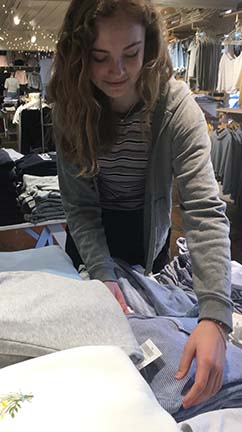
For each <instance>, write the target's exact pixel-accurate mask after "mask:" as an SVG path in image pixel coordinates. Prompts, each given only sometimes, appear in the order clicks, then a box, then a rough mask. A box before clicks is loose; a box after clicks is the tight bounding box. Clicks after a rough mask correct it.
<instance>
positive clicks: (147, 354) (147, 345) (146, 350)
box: [137, 339, 162, 370]
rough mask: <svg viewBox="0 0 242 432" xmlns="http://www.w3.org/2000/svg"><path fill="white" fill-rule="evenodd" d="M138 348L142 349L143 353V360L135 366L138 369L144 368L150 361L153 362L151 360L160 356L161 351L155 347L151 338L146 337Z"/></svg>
mask: <svg viewBox="0 0 242 432" xmlns="http://www.w3.org/2000/svg"><path fill="white" fill-rule="evenodd" d="M140 348H141V349H142V351H143V354H144V360H143V361H142V362H141V363H139V364H138V365H137V368H138V369H139V370H141V369H143V368H145V367H146V366H148V365H149V364H150V363H153V361H155V360H157V359H158V358H159V357H161V356H162V352H161V351H160V350H159V349H158V348H157V346H156V345H155V344H154V343H153V342H152V340H151V339H147V341H145V342H144V343H143V344H142V345H141V346H140Z"/></svg>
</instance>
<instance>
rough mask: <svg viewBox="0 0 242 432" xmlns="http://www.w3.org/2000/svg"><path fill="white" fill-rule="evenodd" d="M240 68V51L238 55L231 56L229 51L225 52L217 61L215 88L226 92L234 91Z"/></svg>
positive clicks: (241, 66)
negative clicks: (216, 83)
mask: <svg viewBox="0 0 242 432" xmlns="http://www.w3.org/2000/svg"><path fill="white" fill-rule="evenodd" d="M241 70H242V53H241V54H240V55H239V56H238V57H232V56H231V55H230V53H229V52H225V53H224V54H223V55H222V57H221V60H220V63H219V72H218V85H217V90H218V91H220V92H223V91H225V92H226V93H234V92H236V89H237V85H238V80H239V77H240V73H241Z"/></svg>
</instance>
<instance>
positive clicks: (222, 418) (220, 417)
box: [180, 408, 242, 432]
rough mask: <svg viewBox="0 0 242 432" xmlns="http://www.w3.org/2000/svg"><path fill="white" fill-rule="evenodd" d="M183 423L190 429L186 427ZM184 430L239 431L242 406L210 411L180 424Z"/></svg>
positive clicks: (241, 429) (209, 431)
mask: <svg viewBox="0 0 242 432" xmlns="http://www.w3.org/2000/svg"><path fill="white" fill-rule="evenodd" d="M185 424H187V425H189V426H190V427H191V428H192V429H189V428H186V427H185ZM180 428H181V429H180V430H181V431H184V432H205V431H206V432H241V431H242V408H231V409H224V410H217V411H211V412H208V413H205V414H200V415H199V416H196V417H193V418H192V419H189V420H186V421H185V422H182V423H181V424H180Z"/></svg>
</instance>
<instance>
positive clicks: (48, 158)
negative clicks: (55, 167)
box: [38, 153, 51, 160]
mask: <svg viewBox="0 0 242 432" xmlns="http://www.w3.org/2000/svg"><path fill="white" fill-rule="evenodd" d="M38 156H39V157H41V159H43V160H51V157H50V155H48V153H41V154H38Z"/></svg>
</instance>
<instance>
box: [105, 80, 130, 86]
mask: <svg viewBox="0 0 242 432" xmlns="http://www.w3.org/2000/svg"><path fill="white" fill-rule="evenodd" d="M127 81H128V80H127V79H126V80H122V81H105V83H106V84H108V85H109V86H112V87H120V86H122V85H124V84H125V83H126V82H127Z"/></svg>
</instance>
